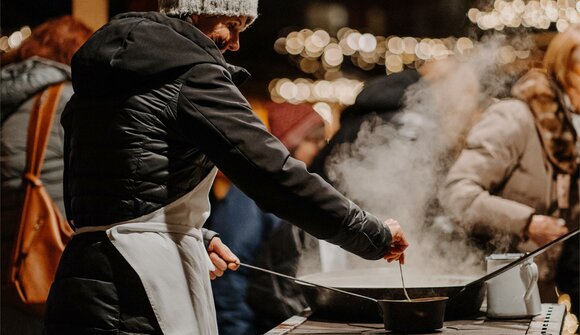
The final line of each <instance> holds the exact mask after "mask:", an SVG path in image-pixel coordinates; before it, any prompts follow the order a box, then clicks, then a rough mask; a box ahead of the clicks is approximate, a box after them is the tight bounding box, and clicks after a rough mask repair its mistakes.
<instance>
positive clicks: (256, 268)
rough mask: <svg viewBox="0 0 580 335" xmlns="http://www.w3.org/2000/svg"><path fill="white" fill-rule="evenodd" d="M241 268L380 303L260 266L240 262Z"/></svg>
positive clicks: (363, 296)
mask: <svg viewBox="0 0 580 335" xmlns="http://www.w3.org/2000/svg"><path fill="white" fill-rule="evenodd" d="M240 266H243V267H246V268H249V269H252V270H257V271H262V272H265V273H269V274H271V275H274V276H278V277H281V278H286V279H289V280H293V281H295V282H297V283H302V284H306V285H310V286H315V287H319V288H323V289H327V290H330V291H334V292H339V293H342V294H346V295H350V296H354V297H357V298H361V299H366V300H371V301H372V302H374V303H378V302H379V301H378V300H377V299H374V298H371V297H367V296H365V295H360V294H356V293H352V292H349V291H344V290H341V289H338V288H335V287H329V286H325V285H320V284H316V283H313V282H309V281H306V280H302V279H298V278H296V277H292V276H288V275H285V274H282V273H279V272H275V271H272V270H268V269H264V268H261V267H258V266H254V265H250V264H246V263H243V262H240Z"/></svg>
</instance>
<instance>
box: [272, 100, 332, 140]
mask: <svg viewBox="0 0 580 335" xmlns="http://www.w3.org/2000/svg"><path fill="white" fill-rule="evenodd" d="M268 121H269V122H270V129H271V131H272V134H273V135H274V136H276V137H277V138H278V139H280V141H281V142H282V143H283V144H284V145H285V146H286V147H287V148H288V150H292V149H294V147H296V146H297V145H298V144H299V143H300V141H302V140H303V139H304V137H305V136H306V135H308V133H309V132H310V131H311V130H312V129H314V128H316V127H320V126H324V121H323V120H322V117H320V115H319V114H318V113H316V112H315V111H314V109H313V108H312V106H310V105H309V104H299V105H294V104H291V103H282V104H277V103H272V104H270V105H269V106H268Z"/></svg>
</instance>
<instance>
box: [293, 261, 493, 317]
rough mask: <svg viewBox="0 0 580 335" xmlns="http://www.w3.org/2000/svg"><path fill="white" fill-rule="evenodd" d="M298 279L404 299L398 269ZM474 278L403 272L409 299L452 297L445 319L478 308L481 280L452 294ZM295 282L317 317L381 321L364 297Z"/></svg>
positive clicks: (482, 292) (466, 314) (482, 293)
mask: <svg viewBox="0 0 580 335" xmlns="http://www.w3.org/2000/svg"><path fill="white" fill-rule="evenodd" d="M407 278H409V279H407ZM299 279H301V280H305V281H309V282H313V283H315V284H320V285H323V286H329V287H334V288H338V289H340V290H343V291H347V292H351V293H355V294H358V295H362V296H367V297H370V298H373V299H376V300H404V299H405V293H404V292H403V289H402V288H401V279H400V277H399V274H398V272H397V271H395V270H394V269H389V268H375V269H364V270H347V271H335V272H325V273H317V274H312V275H307V276H303V277H300V278H299ZM474 279H477V277H470V276H436V275H425V276H423V277H418V276H411V277H408V276H406V278H405V283H406V286H407V292H408V293H409V296H410V297H411V299H415V298H430V297H455V298H454V299H450V300H449V301H447V306H446V310H445V320H457V319H462V318H467V317H470V316H473V315H475V314H477V313H478V312H479V310H480V308H481V304H482V302H483V299H484V297H485V285H484V283H480V284H479V285H475V286H472V287H469V289H468V290H466V291H464V292H462V294H460V295H456V294H457V293H458V292H460V291H461V290H462V289H464V288H465V285H466V284H467V283H470V282H472V281H473V280H474ZM407 281H408V283H407ZM297 283H298V284H300V285H301V288H302V291H303V293H304V296H305V298H306V301H307V302H308V305H309V306H310V308H311V309H312V310H313V312H314V313H315V315H316V316H317V317H320V318H323V319H328V320H340V321H349V322H373V323H380V322H382V321H384V320H381V318H380V315H381V314H380V311H379V306H378V305H377V304H376V303H373V302H372V301H370V300H368V299H362V298H357V297H353V296H348V295H345V294H341V293H339V292H335V291H331V290H328V289H324V288H321V287H316V286H311V285H306V284H303V283H300V282H297Z"/></svg>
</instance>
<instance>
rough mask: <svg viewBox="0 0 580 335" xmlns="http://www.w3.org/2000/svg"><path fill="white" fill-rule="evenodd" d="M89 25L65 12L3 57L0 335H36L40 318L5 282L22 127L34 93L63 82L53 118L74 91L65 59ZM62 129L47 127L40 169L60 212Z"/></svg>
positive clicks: (15, 220)
mask: <svg viewBox="0 0 580 335" xmlns="http://www.w3.org/2000/svg"><path fill="white" fill-rule="evenodd" d="M91 34H92V31H91V29H89V28H88V27H86V26H85V25H84V24H82V23H81V22H79V21H77V20H75V19H73V18H72V17H70V16H64V17H59V18H54V19H51V20H49V21H47V22H45V23H43V24H41V25H39V26H38V27H35V28H34V29H33V30H32V33H31V36H30V37H28V39H26V40H24V42H23V44H22V45H21V46H20V47H19V48H17V49H15V50H13V51H11V52H8V53H6V54H4V55H2V72H1V77H2V82H1V84H0V89H1V91H0V92H1V93H0V100H1V108H0V115H1V120H2V132H1V150H0V151H1V152H2V155H1V156H0V167H1V168H0V172H1V176H2V181H1V184H2V202H1V209H0V214H1V223H2V235H1V242H0V245H1V246H2V252H1V256H2V263H1V264H2V266H1V269H2V294H1V296H2V307H1V309H2V313H1V315H2V321H1V322H0V333H2V334H20V335H28V334H40V333H41V331H42V319H41V318H39V317H38V316H35V315H32V314H29V313H28V312H27V311H23V310H21V308H22V306H19V305H17V304H16V303H15V302H14V301H12V300H14V298H13V297H14V296H15V292H13V291H12V290H11V288H10V287H9V286H8V285H7V283H8V280H7V279H8V276H9V273H8V271H9V264H10V257H11V255H12V249H13V247H14V240H15V239H16V235H17V233H18V227H19V223H20V216H21V214H22V206H23V201H24V195H25V189H26V187H25V186H26V185H25V184H24V183H23V174H24V171H25V167H26V150H27V144H26V141H27V131H26V129H28V122H29V118H30V114H31V111H32V109H33V105H34V101H35V98H36V95H37V94H38V93H40V92H42V91H43V90H45V89H46V88H48V87H49V86H51V85H54V84H58V83H61V82H64V86H63V89H62V91H61V96H60V98H59V103H58V106H57V109H56V116H55V120H58V118H59V116H60V114H61V112H62V111H63V109H64V106H65V105H66V103H67V102H68V100H69V98H70V97H71V96H72V94H73V90H72V85H71V83H70V67H69V65H70V61H71V58H72V55H73V53H74V52H75V51H76V50H77V49H78V48H79V47H80V46H81V45H82V44H83V43H84V42H85V41H86V40H87V39H88V38H89V36H90V35H91ZM62 159H63V130H62V127H61V125H60V123H59V122H58V121H55V122H54V123H53V125H52V129H51V132H50V135H49V139H48V146H47V150H46V153H45V157H44V163H43V169H42V172H41V179H42V182H43V184H44V186H45V188H46V190H47V192H48V194H49V195H50V196H51V198H52V199H53V200H54V202H55V204H56V205H57V206H58V208H59V209H60V210H61V212H62V213H64V202H63V194H62V187H63V181H62V170H63V162H62Z"/></svg>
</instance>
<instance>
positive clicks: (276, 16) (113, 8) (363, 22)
mask: <svg viewBox="0 0 580 335" xmlns="http://www.w3.org/2000/svg"><path fill="white" fill-rule="evenodd" d="M480 2H481V1H480ZM332 3H338V4H342V5H343V6H344V7H345V8H346V10H347V12H348V24H347V26H349V27H351V28H354V29H358V30H359V31H361V32H363V33H364V32H369V33H374V34H377V35H383V36H389V35H398V36H414V37H448V36H465V35H468V34H469V33H470V32H472V31H473V30H474V27H473V25H472V24H471V23H470V22H469V20H468V19H467V16H466V13H467V11H468V9H469V8H470V7H472V6H473V5H475V4H476V3H477V2H476V1H468V0H431V1H425V0H388V1H386V0H334V1H329V0H318V1H313V0H291V1H281V0H261V1H260V5H259V13H260V17H259V19H258V20H257V21H256V22H255V24H254V25H253V26H252V27H250V28H249V29H248V30H247V31H246V32H244V33H243V34H242V36H241V49H240V51H238V52H236V53H229V54H226V59H227V60H228V61H229V62H230V63H232V64H236V65H240V66H243V67H245V68H246V69H248V70H249V71H250V73H252V75H253V78H252V79H251V80H250V82H249V83H248V84H247V85H245V87H243V88H242V90H243V91H246V92H245V93H251V94H253V95H260V96H266V95H267V87H266V86H267V84H268V82H269V81H270V80H271V79H273V78H276V77H289V78H296V77H303V76H304V73H302V72H300V71H299V70H298V69H297V68H296V67H295V66H293V65H292V64H291V63H290V62H289V61H288V57H287V56H284V55H280V54H277V53H276V52H275V51H274V49H273V45H274V41H275V40H276V39H277V38H278V37H282V36H285V35H286V34H287V33H289V32H290V31H294V30H300V29H302V28H311V29H312V28H317V27H314V26H309V25H308V17H307V12H308V9H309V6H315V5H323V6H324V5H328V4H332ZM480 8H481V6H480ZM156 9H157V1H156V0H111V1H110V2H109V15H110V16H114V15H115V14H118V13H121V12H126V11H147V10H156ZM70 12H71V0H35V1H14V0H12V1H2V2H1V28H2V35H8V34H10V33H11V32H12V31H14V30H17V29H19V28H20V27H22V26H23V25H29V26H31V27H34V26H36V25H38V24H39V23H42V22H43V21H44V20H46V19H48V18H50V17H54V16H59V15H64V14H70ZM378 12H379V13H381V14H382V18H383V21H382V23H383V24H381V25H380V26H379V27H377V25H376V24H375V26H374V27H369V21H370V16H372V15H374V14H376V13H378ZM379 30H380V31H379ZM345 63H346V62H345ZM361 72H362V71H361ZM378 73H384V67H379V68H377V69H375V70H374V71H370V72H368V73H361V76H369V75H376V74H378Z"/></svg>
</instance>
